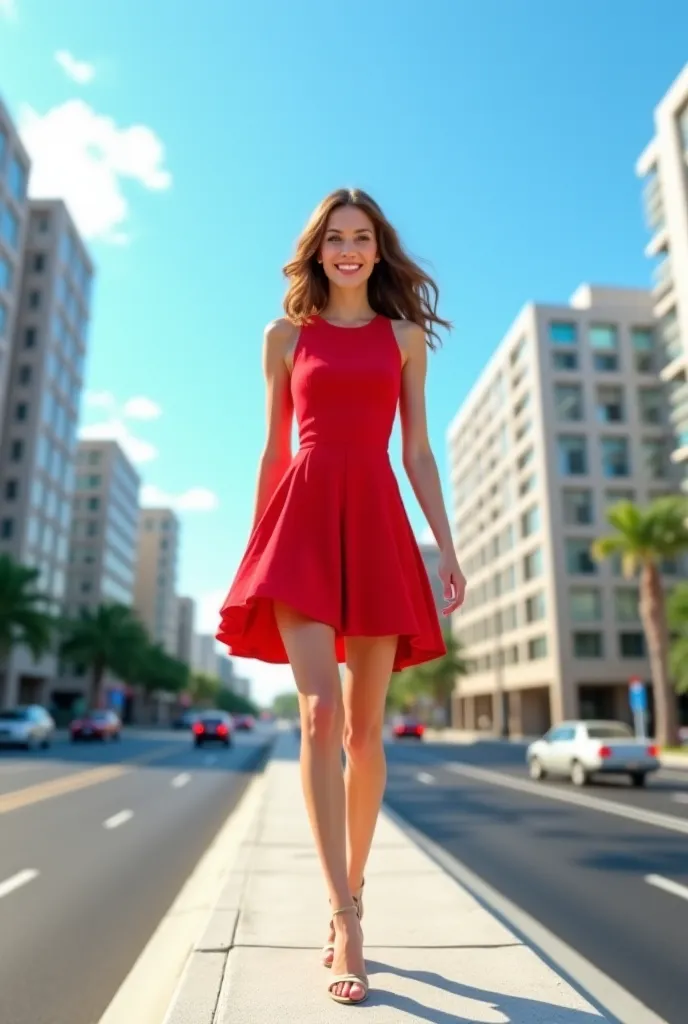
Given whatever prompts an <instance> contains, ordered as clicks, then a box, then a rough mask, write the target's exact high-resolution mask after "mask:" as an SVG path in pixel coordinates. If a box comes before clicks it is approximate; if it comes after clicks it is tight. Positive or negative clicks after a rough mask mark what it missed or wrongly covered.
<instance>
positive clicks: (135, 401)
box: [122, 395, 162, 420]
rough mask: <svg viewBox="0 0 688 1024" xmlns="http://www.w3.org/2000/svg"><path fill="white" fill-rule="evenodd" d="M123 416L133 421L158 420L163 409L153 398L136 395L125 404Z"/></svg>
mask: <svg viewBox="0 0 688 1024" xmlns="http://www.w3.org/2000/svg"><path fill="white" fill-rule="evenodd" d="M122 415H123V416H126V417H127V419H131V420H156V419H157V418H158V416H161V415H162V409H161V408H160V406H159V405H158V403H157V402H154V401H153V399H152V398H146V396H145V395H136V396H135V397H134V398H130V399H128V400H127V401H126V402H125V403H124V406H123V407H122Z"/></svg>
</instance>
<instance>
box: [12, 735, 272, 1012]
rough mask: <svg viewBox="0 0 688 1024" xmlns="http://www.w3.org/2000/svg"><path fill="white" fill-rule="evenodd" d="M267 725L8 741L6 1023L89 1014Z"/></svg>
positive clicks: (220, 815) (182, 873) (239, 781)
mask: <svg viewBox="0 0 688 1024" xmlns="http://www.w3.org/2000/svg"><path fill="white" fill-rule="evenodd" d="M268 738H269V734H268V733H267V732H266V731H264V730H261V729H258V730H256V732H255V733H251V734H247V735H246V736H244V735H239V736H238V737H237V738H236V740H235V745H234V747H233V748H232V749H230V750H225V749H224V748H222V747H218V748H215V747H209V748H207V749H204V750H195V749H194V748H193V747H192V741H191V734H190V733H173V732H130V733H129V735H124V736H123V738H122V740H121V742H120V743H118V744H117V743H111V744H107V745H102V744H79V745H71V744H69V743H68V742H67V741H66V739H60V740H58V741H57V742H55V743H54V745H53V747H52V749H51V750H49V751H46V752H43V753H40V754H26V753H24V752H23V751H21V752H17V753H14V752H9V751H6V750H5V751H0V834H1V835H2V842H0V992H2V1019H3V1021H8V1022H9V1021H11V1022H12V1024H94V1022H97V1021H98V1020H99V1018H100V1016H101V1014H102V1013H103V1011H104V1010H105V1008H106V1007H107V1005H108V1003H109V1002H110V1000H111V998H112V997H113V995H114V994H115V992H116V991H117V989H118V988H119V986H120V984H121V982H122V981H123V979H124V978H125V976H126V975H127V973H128V971H129V970H130V968H131V966H132V965H133V963H134V962H135V960H136V959H137V957H138V955H139V953H140V952H141V950H142V949H143V947H144V946H145V944H146V942H147V941H148V939H149V937H150V936H151V934H152V933H153V931H154V930H155V928H156V926H157V924H158V922H159V921H160V919H161V918H162V917H163V915H164V914H165V912H166V910H167V909H168V907H169V906H170V904H171V903H172V901H173V900H174V898H175V896H176V895H177V893H178V892H179V890H180V889H181V887H182V885H183V884H184V882H185V881H186V879H187V877H188V876H189V874H190V873H191V871H192V870H193V868H194V866H195V864H196V863H197V861H198V860H199V858H200V857H201V855H202V854H203V852H204V851H205V850H206V848H207V847H208V845H209V844H210V842H211V840H212V839H213V837H214V836H215V834H216V832H217V831H218V829H219V828H220V826H221V825H222V823H223V822H224V821H225V819H226V818H227V816H228V814H229V813H230V811H231V810H232V808H233V806H234V805H235V803H236V802H237V800H238V798H239V797H240V795H241V793H242V791H243V789H244V786H245V784H246V782H247V781H248V779H249V778H250V775H251V771H252V770H253V769H255V768H256V767H257V766H258V765H259V764H260V762H261V757H262V752H263V750H264V749H265V745H266V743H267V741H268Z"/></svg>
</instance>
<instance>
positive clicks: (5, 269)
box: [0, 256, 12, 292]
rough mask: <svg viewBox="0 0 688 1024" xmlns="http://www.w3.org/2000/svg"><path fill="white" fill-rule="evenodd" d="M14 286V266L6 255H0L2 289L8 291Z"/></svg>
mask: <svg viewBox="0 0 688 1024" xmlns="http://www.w3.org/2000/svg"><path fill="white" fill-rule="evenodd" d="M11 287H12V267H11V266H10V264H9V261H8V260H6V259H5V257H4V256H0V289H1V290H3V291H6V292H8V291H9V290H10V288H11Z"/></svg>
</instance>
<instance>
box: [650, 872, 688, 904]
mask: <svg viewBox="0 0 688 1024" xmlns="http://www.w3.org/2000/svg"><path fill="white" fill-rule="evenodd" d="M645 881H646V882H647V883H648V885H654V886H655V888H656V889H663V890H664V892H670V893H671V894H672V896H680V898H681V899H682V900H688V886H686V885H679V883H678V882H672V881H671V879H670V878H663V877H662V876H661V875H645Z"/></svg>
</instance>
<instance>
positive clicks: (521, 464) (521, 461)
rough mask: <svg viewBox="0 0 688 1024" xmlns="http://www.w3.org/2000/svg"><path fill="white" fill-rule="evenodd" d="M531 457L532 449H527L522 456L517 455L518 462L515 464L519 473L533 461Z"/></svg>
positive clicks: (532, 454)
mask: <svg viewBox="0 0 688 1024" xmlns="http://www.w3.org/2000/svg"><path fill="white" fill-rule="evenodd" d="M533 456H534V452H533V449H532V448H528V449H527V450H526V451H524V453H523V455H519V458H518V462H517V463H516V466H517V468H518V470H519V472H520V471H521V470H522V469H525V468H526V466H527V465H528V464H529V463H530V462H532V461H533Z"/></svg>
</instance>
